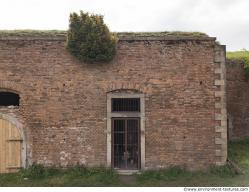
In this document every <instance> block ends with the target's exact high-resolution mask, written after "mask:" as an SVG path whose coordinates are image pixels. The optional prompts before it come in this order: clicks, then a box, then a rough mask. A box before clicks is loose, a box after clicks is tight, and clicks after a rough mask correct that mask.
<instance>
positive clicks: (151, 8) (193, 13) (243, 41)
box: [0, 0, 249, 50]
mask: <svg viewBox="0 0 249 192" xmlns="http://www.w3.org/2000/svg"><path fill="white" fill-rule="evenodd" d="M79 10H83V11H88V12H90V13H98V14H102V15H104V19H105V22H106V23H107V25H108V26H109V28H110V29H111V31H116V32H120V31H176V30H181V31H201V32H205V33H207V34H208V35H210V36H214V37H217V40H218V41H220V42H221V43H222V44H225V45H227V49H228V50H239V49H242V48H245V49H248V50H249V0H0V18H1V20H0V29H64V30H66V29H67V28H68V17H69V13H70V12H79Z"/></svg>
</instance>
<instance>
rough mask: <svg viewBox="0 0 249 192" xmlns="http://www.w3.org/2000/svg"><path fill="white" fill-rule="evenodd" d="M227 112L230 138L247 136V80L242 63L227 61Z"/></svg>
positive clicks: (248, 113) (248, 91)
mask: <svg viewBox="0 0 249 192" xmlns="http://www.w3.org/2000/svg"><path fill="white" fill-rule="evenodd" d="M226 68H227V112H228V119H229V123H228V124H229V126H228V129H229V137H230V139H245V138H248V137H249V102H248V98H249V82H248V77H246V75H245V72H244V69H243V63H239V62H235V61H227V62H226Z"/></svg>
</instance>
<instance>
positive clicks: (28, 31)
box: [0, 29, 208, 37]
mask: <svg viewBox="0 0 249 192" xmlns="http://www.w3.org/2000/svg"><path fill="white" fill-rule="evenodd" d="M115 33H116V34H117V35H118V36H120V37H122V36H134V37H144V36H145V37H147V36H155V37H158V36H159V37H163V36H173V37H174V36H180V37H181V36H183V37H185V36H190V37H191V36H193V37H208V35H207V34H205V33H202V32H186V31H163V32H115ZM66 34H67V31H65V30H32V29H25V30H0V35H1V36H29V35H32V36H65V35H66Z"/></svg>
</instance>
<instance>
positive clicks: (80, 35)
mask: <svg viewBox="0 0 249 192" xmlns="http://www.w3.org/2000/svg"><path fill="white" fill-rule="evenodd" d="M69 22H70V24H69V30H68V33H67V49H68V50H69V52H70V53H71V54H73V55H74V56H75V57H76V58H78V59H79V60H80V61H84V62H88V63H94V62H108V61H111V60H112V59H113V57H114V56H115V53H116V37H115V36H114V35H113V34H111V33H110V31H109V29H108V27H107V26H106V25H105V24H104V21H103V16H101V15H89V14H88V13H84V12H83V11H80V14H79V15H78V14H77V13H71V14H70V20H69Z"/></svg>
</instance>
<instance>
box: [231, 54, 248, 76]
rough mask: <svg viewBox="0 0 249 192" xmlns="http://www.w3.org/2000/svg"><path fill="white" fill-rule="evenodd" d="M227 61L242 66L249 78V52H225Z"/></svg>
mask: <svg viewBox="0 0 249 192" xmlns="http://www.w3.org/2000/svg"><path fill="white" fill-rule="evenodd" d="M227 59H228V60H230V61H234V62H239V63H242V64H243V65H244V69H245V72H246V74H247V75H248V76H249V51H247V50H242V51H235V52H227Z"/></svg>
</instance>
